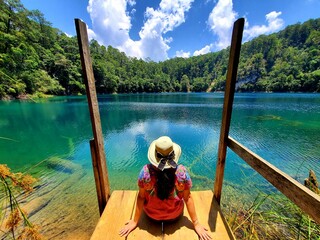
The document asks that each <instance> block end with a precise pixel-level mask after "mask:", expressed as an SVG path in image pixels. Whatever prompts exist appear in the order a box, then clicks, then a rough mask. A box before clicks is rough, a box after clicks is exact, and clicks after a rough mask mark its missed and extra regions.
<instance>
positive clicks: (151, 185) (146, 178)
mask: <svg viewBox="0 0 320 240" xmlns="http://www.w3.org/2000/svg"><path fill="white" fill-rule="evenodd" d="M155 171H156V170H155V169H154V167H153V166H152V165H151V164H147V165H144V166H143V168H142V169H141V171H140V174H139V177H138V186H139V187H140V188H143V189H144V190H145V192H146V196H145V203H144V211H145V213H146V214H147V215H148V216H149V217H151V218H153V219H156V220H170V219H175V218H177V217H178V216H179V215H180V214H182V211H183V205H184V203H183V191H184V190H190V188H191V187H192V181H191V178H190V175H189V173H188V171H187V169H186V168H185V167H184V166H183V165H178V167H177V169H176V178H175V189H174V190H173V192H172V193H171V195H170V196H169V198H168V199H165V200H160V199H159V198H158V197H157V194H156V189H155V183H156V172H155Z"/></svg>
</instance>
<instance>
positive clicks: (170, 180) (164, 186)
mask: <svg viewBox="0 0 320 240" xmlns="http://www.w3.org/2000/svg"><path fill="white" fill-rule="evenodd" d="M155 172H156V175H157V182H156V184H155V188H156V190H157V197H158V198H160V199H161V200H164V199H168V198H169V195H170V193H172V191H173V189H174V185H175V177H176V169H175V168H168V169H164V170H163V171H161V170H159V169H157V170H156V171H155Z"/></svg>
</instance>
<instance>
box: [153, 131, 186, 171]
mask: <svg viewBox="0 0 320 240" xmlns="http://www.w3.org/2000/svg"><path fill="white" fill-rule="evenodd" d="M180 155H181V148H180V146H179V145H178V144H176V143H174V142H172V140H171V139H170V138H169V137H167V136H162V137H159V138H158V139H156V140H154V141H153V142H152V143H151V144H150V147H149V150H148V158H149V161H150V163H151V164H152V165H153V166H155V167H157V168H158V169H160V170H161V171H162V170H163V169H168V168H176V167H177V162H178V160H179V158H180Z"/></svg>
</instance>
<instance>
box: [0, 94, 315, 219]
mask: <svg viewBox="0 0 320 240" xmlns="http://www.w3.org/2000/svg"><path fill="white" fill-rule="evenodd" d="M222 105H223V94H222V93H199V94H194V93H193V94H132V95H106V96H100V97H99V107H100V115H101V121H102V128H103V134H104V140H105V149H106V156H107V165H108V171H109V177H110V182H111V188H112V189H136V188H137V187H136V178H137V175H138V173H139V170H140V168H141V167H142V166H143V165H144V164H146V163H147V162H148V160H147V157H146V156H147V150H148V146H149V144H150V143H151V142H152V141H153V140H154V139H155V138H158V137H159V136H161V135H168V136H170V137H171V138H172V139H173V140H174V141H175V142H177V143H178V144H179V145H180V146H181V147H182V151H183V153H182V156H181V158H180V162H181V163H182V164H184V165H185V166H187V168H188V169H189V171H190V172H191V176H192V179H193V183H194V189H211V188H212V187H213V179H214V175H215V165H216V159H217V146H218V139H219V134H220V124H221V113H222ZM0 116H1V117H0V162H1V163H5V164H7V165H8V166H9V167H10V168H11V169H12V170H14V171H28V172H29V173H32V174H33V175H35V176H36V177H38V178H39V181H40V182H41V184H42V185H41V186H47V187H46V188H49V189H50V188H51V187H52V188H55V186H57V185H59V188H60V190H59V191H58V192H56V193H55V196H54V199H55V201H56V202H57V203H59V204H57V206H59V207H60V208H62V209H63V206H62V205H63V201H64V200H63V199H65V196H66V194H68V197H69V198H70V200H69V201H70V204H71V205H72V204H75V205H76V207H75V209H77V206H79V205H81V206H82V207H83V206H84V208H90V207H88V206H87V205H86V204H87V203H88V202H90V203H91V204H92V203H95V202H96V196H95V187H94V179H93V174H92V165H91V157H90V150H89V144H88V142H89V140H90V139H91V138H92V130H91V123H90V118H89V112H88V105H87V102H86V99H85V97H56V98H52V99H49V100H43V101H40V102H37V103H36V102H25V101H23V102H20V101H11V102H0ZM230 135H231V136H232V137H233V138H235V139H236V140H238V141H239V142H240V143H242V144H243V145H245V146H246V147H248V148H249V149H251V150H252V151H254V152H256V153H257V154H259V155H260V156H262V157H263V158H265V159H266V160H268V161H269V162H271V163H272V164H274V165H275V166H276V167H278V168H280V169H281V170H282V171H284V172H286V173H288V174H289V175H291V176H292V177H294V178H295V179H297V180H298V181H300V182H303V179H304V178H306V177H307V176H308V172H309V170H310V169H313V170H314V171H315V173H316V174H317V175H318V176H319V177H320V165H319V162H320V157H319V156H320V138H319V136H320V95H319V94H236V96H235V102H234V110H233V115H232V124H231V129H230ZM57 157H58V158H60V159H64V160H65V161H67V162H71V163H72V164H73V165H72V167H74V166H75V169H74V170H72V171H64V169H63V167H61V166H60V165H59V164H58V165H57V166H55V167H52V165H50V164H48V162H50V161H51V160H52V158H57ZM227 157H228V158H227V165H226V169H225V184H240V183H242V182H243V183H245V182H246V181H247V179H248V178H250V176H256V175H254V171H253V170H252V169H251V168H250V167H248V166H247V165H246V164H245V163H244V162H243V161H242V160H241V159H239V158H238V157H237V156H236V155H235V154H233V153H232V152H228V156H227ZM79 172H81V174H79ZM80 175H81V176H80ZM70 179H75V180H74V181H73V182H72V181H71V180H70ZM257 179H258V180H257V185H259V184H260V183H261V182H263V181H261V180H259V179H260V178H259V177H257ZM68 184H70V185H72V187H69V185H68ZM77 187H78V188H77ZM260 187H261V188H262V189H263V188H265V189H263V190H266V191H274V189H272V188H271V187H270V186H267V187H266V185H265V184H264V183H263V184H262V183H261V186H260ZM40 189H41V187H40ZM71 189H73V190H71ZM74 189H77V190H74ZM79 189H80V190H79ZM81 189H82V190H83V193H82V194H80V196H79V191H80V193H81ZM48 191H50V190H48ZM72 199H74V201H73V200H72ZM60 200H61V202H59V201H60ZM53 202H54V201H51V202H50V203H48V204H47V205H46V207H43V209H46V208H47V209H49V208H50V204H53ZM60 205H61V206H60ZM56 208H57V207H56V206H55V209H56ZM41 210H42V209H41ZM95 210H96V207H94V208H93V207H92V209H91V208H90V209H89V211H95ZM42 211H44V210H42ZM43 214H45V212H44V213H43ZM78 217H79V216H78ZM96 217H97V216H95V218H96ZM35 218H36V216H35ZM38 218H40V217H39V216H38ZM36 219H37V218H36ZM70 221H72V220H70ZM79 222H80V223H81V221H80V220H79Z"/></svg>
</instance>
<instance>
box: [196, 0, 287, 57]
mask: <svg viewBox="0 0 320 240" xmlns="http://www.w3.org/2000/svg"><path fill="white" fill-rule="evenodd" d="M280 15H281V12H276V11H272V12H270V13H268V14H267V15H266V20H267V25H260V26H258V25H255V26H252V27H249V22H248V20H247V19H246V24H245V29H244V40H245V41H248V40H250V39H252V38H254V37H257V36H259V35H261V34H270V33H273V32H276V31H278V30H280V29H281V28H282V27H283V26H284V21H283V20H282V19H281V18H279V16H280ZM237 17H238V13H237V12H235V11H234V10H233V3H232V0H219V1H218V2H217V4H216V5H215V7H214V8H213V9H212V11H211V13H210V16H209V18H208V21H207V23H208V25H209V28H210V30H211V31H212V32H213V34H215V35H216V36H217V37H218V41H217V42H214V43H212V44H211V49H212V50H215V51H217V50H221V49H223V48H226V47H227V46H229V45H230V42H231V34H232V27H233V23H234V21H235V20H236V18H237ZM205 49H208V46H206V47H205V48H203V49H201V50H199V51H195V53H194V55H196V54H199V53H200V52H205ZM200 54H203V53H200Z"/></svg>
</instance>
